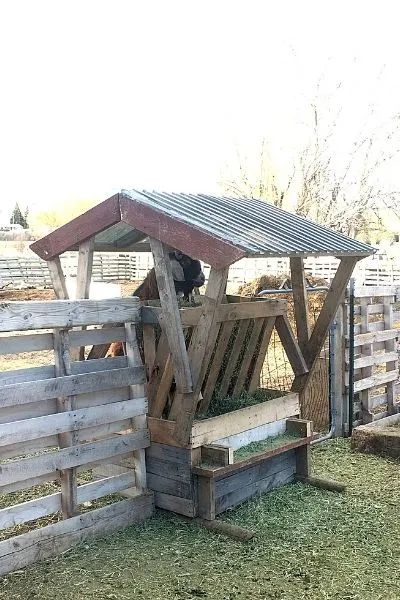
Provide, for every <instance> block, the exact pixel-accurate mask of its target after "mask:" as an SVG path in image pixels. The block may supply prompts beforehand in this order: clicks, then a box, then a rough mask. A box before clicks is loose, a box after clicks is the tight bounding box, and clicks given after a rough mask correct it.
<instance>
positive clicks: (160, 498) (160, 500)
mask: <svg viewBox="0 0 400 600" xmlns="http://www.w3.org/2000/svg"><path fill="white" fill-rule="evenodd" d="M154 504H155V505H156V506H157V507H158V508H163V509H164V510H169V511H171V512H175V513H178V514H179V515H185V516H186V517H194V516H195V506H194V502H193V500H188V499H187V498H179V497H178V496H171V495H170V494H164V493H163V492H154Z"/></svg>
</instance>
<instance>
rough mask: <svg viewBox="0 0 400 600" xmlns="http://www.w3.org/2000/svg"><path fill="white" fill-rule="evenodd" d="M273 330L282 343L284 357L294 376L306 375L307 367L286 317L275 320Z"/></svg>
mask: <svg viewBox="0 0 400 600" xmlns="http://www.w3.org/2000/svg"><path fill="white" fill-rule="evenodd" d="M275 329H276V331H277V333H278V335H279V338H280V340H281V342H282V345H283V348H284V350H285V352H286V356H287V357H288V359H289V362H290V365H291V367H292V369H293V372H294V374H295V375H304V374H306V373H308V366H307V363H306V361H305V358H304V356H303V354H302V352H301V350H300V347H299V345H298V343H297V340H296V338H295V337H294V335H293V331H292V328H291V326H290V323H289V319H288V318H287V316H286V315H282V316H279V317H277V318H276V320H275Z"/></svg>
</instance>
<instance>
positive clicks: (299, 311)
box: [290, 257, 310, 351]
mask: <svg viewBox="0 0 400 600" xmlns="http://www.w3.org/2000/svg"><path fill="white" fill-rule="evenodd" d="M290 272H291V280H292V289H293V302H294V314H295V319H296V331H297V341H298V343H299V346H300V349H301V350H302V351H304V349H305V348H306V346H307V342H308V340H309V338H310V329H309V320H308V295H307V282H306V277H305V274H304V264H303V259H302V258H301V257H299V258H297V257H296V258H295V257H291V258H290Z"/></svg>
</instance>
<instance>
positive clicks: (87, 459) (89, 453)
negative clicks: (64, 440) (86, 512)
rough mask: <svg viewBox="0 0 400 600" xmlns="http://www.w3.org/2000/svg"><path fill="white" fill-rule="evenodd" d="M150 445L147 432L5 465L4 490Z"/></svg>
mask: <svg viewBox="0 0 400 600" xmlns="http://www.w3.org/2000/svg"><path fill="white" fill-rule="evenodd" d="M149 443H150V438H149V433H148V431H147V430H141V431H138V432H136V433H131V434H127V435H121V436H116V437H113V438H110V439H106V440H102V441H99V442H91V443H87V444H80V445H78V446H72V447H70V448H64V449H62V450H58V451H56V452H49V453H47V454H43V455H41V456H34V457H32V458H24V459H21V460H18V461H14V462H9V463H2V464H1V474H2V477H1V480H0V488H1V487H3V486H6V485H8V484H10V483H15V482H18V481H23V480H24V479H26V478H27V477H28V476H29V477H31V478H32V477H39V476H40V475H45V474H46V473H50V472H52V471H54V470H60V469H69V468H72V467H77V466H78V465H84V464H87V463H92V462H95V461H99V460H104V459H106V458H110V457H113V456H118V455H119V454H126V453H128V452H131V451H132V450H137V449H139V448H146V446H148V445H149Z"/></svg>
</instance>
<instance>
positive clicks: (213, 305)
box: [175, 267, 229, 443]
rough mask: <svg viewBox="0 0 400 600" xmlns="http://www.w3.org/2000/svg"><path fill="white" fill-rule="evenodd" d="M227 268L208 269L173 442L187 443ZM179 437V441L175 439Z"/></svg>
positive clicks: (215, 328) (217, 327)
mask: <svg viewBox="0 0 400 600" xmlns="http://www.w3.org/2000/svg"><path fill="white" fill-rule="evenodd" d="M228 271H229V267H224V268H223V269H214V268H211V271H210V275H209V277H208V283H207V287H206V291H205V294H204V299H203V304H202V307H201V308H202V310H201V314H200V318H199V321H198V324H197V327H196V328H195V329H194V331H193V335H192V339H191V340H190V346H189V359H190V368H191V372H192V380H193V393H192V394H190V395H188V396H187V397H183V399H182V407H181V410H180V411H179V413H178V417H177V420H176V436H175V437H176V439H178V440H179V441H180V442H181V443H187V442H188V441H189V437H190V430H191V427H192V423H193V419H194V415H195V412H196V408H197V403H198V399H199V395H200V391H201V386H202V384H203V379H204V376H205V373H206V369H207V365H208V362H209V359H210V355H211V352H212V350H213V347H214V344H215V340H216V338H217V335H218V330H219V325H218V326H217V310H218V308H219V305H220V303H221V300H222V298H223V296H224V295H225V288H226V282H227V279H228ZM178 401H179V398H178V397H177V398H176V399H175V402H178ZM178 436H179V438H178Z"/></svg>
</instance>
